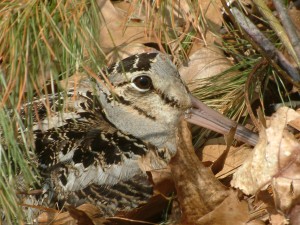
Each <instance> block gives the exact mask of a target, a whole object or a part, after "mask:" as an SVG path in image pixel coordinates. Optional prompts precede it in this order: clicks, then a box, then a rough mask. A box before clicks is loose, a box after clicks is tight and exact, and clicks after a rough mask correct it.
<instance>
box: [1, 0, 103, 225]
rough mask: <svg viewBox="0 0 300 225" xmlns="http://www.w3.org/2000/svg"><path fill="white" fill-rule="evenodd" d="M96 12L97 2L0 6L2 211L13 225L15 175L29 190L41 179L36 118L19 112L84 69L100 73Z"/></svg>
mask: <svg viewBox="0 0 300 225" xmlns="http://www.w3.org/2000/svg"><path fill="white" fill-rule="evenodd" d="M97 7H98V6H97V4H96V1H93V0H91V1H87V0H78V1H75V0H63V1H47V0H45V1H37V0H30V1H16V0H14V1H2V2H1V3H0V30H1V34H0V58H1V60H2V63H1V65H0V130H1V133H2V134H1V136H2V137H1V145H0V163H1V167H0V173H1V177H0V190H1V191H0V204H1V205H0V207H1V208H2V210H3V214H4V215H5V217H6V220H7V222H8V223H19V222H20V221H21V220H22V216H21V215H22V213H21V207H20V206H19V205H18V199H17V197H16V185H19V184H18V183H16V182H17V180H16V179H15V175H16V173H20V172H21V173H22V177H23V179H24V183H25V184H24V185H25V186H29V184H31V186H32V183H33V182H35V181H36V176H37V173H36V170H35V167H34V165H33V164H32V163H30V162H31V161H32V160H33V157H34V154H33V153H32V152H31V151H30V149H32V148H30V147H31V146H32V142H31V140H32V138H31V137H32V133H31V132H30V126H31V124H32V118H33V116H34V115H32V114H31V113H30V112H29V113H28V115H19V113H20V108H21V106H22V104H24V103H26V102H30V101H31V100H32V99H33V98H34V97H39V96H41V95H44V94H46V95H47V94H49V93H53V92H55V91H57V89H58V90H61V88H60V87H59V86H58V87H56V84H58V83H59V80H62V79H66V78H68V77H69V76H71V75H72V74H74V73H76V72H82V71H84V69H83V67H82V65H84V68H92V69H93V70H94V71H97V70H98V69H99V68H100V66H101V64H102V63H103V62H102V61H103V60H102V59H103V54H102V52H101V49H100V47H99V46H98V45H97V38H98V34H99V30H98V28H99V27H100V18H99V9H98V8H97ZM23 123H25V124H23ZM25 127H26V128H25ZM18 143H22V145H21V146H20V145H19V144H18ZM13 221H14V222H13ZM17 221H18V222H17Z"/></svg>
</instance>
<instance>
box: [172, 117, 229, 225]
mask: <svg viewBox="0 0 300 225" xmlns="http://www.w3.org/2000/svg"><path fill="white" fill-rule="evenodd" d="M177 146H178V149H177V153H176V155H175V157H174V158H172V160H171V162H170V167H171V171H172V175H173V179H174V183H175V187H176V190H177V195H178V200H179V202H180V207H181V211H182V223H183V224H195V222H196V221H197V220H198V219H199V218H200V217H202V216H203V215H205V214H207V213H209V212H210V211H212V210H213V209H214V208H215V207H216V206H217V205H218V204H220V203H221V202H222V201H223V200H224V198H226V196H227V189H226V187H225V186H223V185H222V184H221V183H220V182H219V181H218V180H217V179H216V178H215V176H214V175H213V173H212V172H211V170H210V169H209V168H206V167H204V166H203V164H202V163H201V162H200V161H199V159H198V157H197V156H196V154H195V151H194V148H193V145H192V142H191V134H190V131H189V128H188V126H187V123H186V122H185V121H182V122H181V127H180V129H179V131H178V138H177ZM208 187H209V188H208Z"/></svg>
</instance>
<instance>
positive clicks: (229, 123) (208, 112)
mask: <svg viewBox="0 0 300 225" xmlns="http://www.w3.org/2000/svg"><path fill="white" fill-rule="evenodd" d="M191 99H192V105H193V108H192V109H189V110H188V111H187V112H186V120H187V121H188V122H190V123H192V124H195V125H198V126H201V127H204V128H207V129H210V130H213V131H215V132H217V133H220V134H225V135H226V134H228V133H229V131H230V129H231V128H233V127H237V129H236V133H235V136H234V137H235V138H236V139H237V140H239V141H242V142H245V143H247V144H250V145H252V146H255V145H256V144H257V142H258V135H257V134H255V133H253V132H252V131H250V130H248V129H247V128H245V127H244V126H242V125H239V124H238V123H237V122H235V121H233V120H230V119H228V118H227V117H225V116H223V115H222V114H221V113H219V112H217V111H215V110H213V109H211V108H209V107H208V106H206V105H205V104H204V103H202V102H201V101H199V100H198V99H196V98H195V97H193V96H191Z"/></svg>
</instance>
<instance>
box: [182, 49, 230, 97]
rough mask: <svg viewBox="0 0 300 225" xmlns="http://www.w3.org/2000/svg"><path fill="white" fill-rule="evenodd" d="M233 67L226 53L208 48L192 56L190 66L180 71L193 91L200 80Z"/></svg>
mask: <svg viewBox="0 0 300 225" xmlns="http://www.w3.org/2000/svg"><path fill="white" fill-rule="evenodd" d="M231 66H232V64H231V63H230V61H229V60H228V59H227V58H226V57H225V56H224V53H223V52H222V51H221V50H220V49H219V48H217V47H214V46H208V47H203V48H200V49H199V50H198V51H196V52H194V53H193V54H192V55H191V56H190V61H189V66H188V67H184V66H183V67H181V68H180V69H179V72H180V75H181V77H182V78H183V79H184V81H185V82H186V83H187V84H188V85H189V89H190V90H191V91H193V90H194V89H195V88H197V87H198V86H199V85H197V83H195V81H196V80H198V79H203V78H207V77H211V76H215V75H217V74H219V73H222V72H224V71H225V70H227V69H229V68H230V67H231Z"/></svg>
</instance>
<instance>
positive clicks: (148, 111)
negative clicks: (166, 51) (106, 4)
mask: <svg viewBox="0 0 300 225" xmlns="http://www.w3.org/2000/svg"><path fill="white" fill-rule="evenodd" d="M104 72H105V73H106V75H107V77H108V79H109V81H110V84H108V83H106V82H104V81H103V79H102V77H101V76H100V75H99V77H98V79H91V78H84V79H82V80H81V81H80V82H79V83H78V84H77V85H76V88H75V85H74V88H70V89H68V90H67V91H66V92H65V93H57V94H55V95H49V96H46V97H45V98H43V99H38V100H36V101H33V102H31V103H29V104H26V105H24V107H23V114H24V115H25V114H26V112H28V111H29V110H31V111H33V112H35V113H34V114H35V115H36V116H35V118H34V126H33V134H34V143H35V153H36V155H37V159H38V165H39V169H40V171H41V174H42V181H41V183H42V185H43V186H42V188H43V189H44V191H45V194H44V195H43V196H41V197H40V198H41V199H42V198H45V199H46V200H44V204H46V205H48V206H53V205H55V204H56V203H59V204H60V205H61V204H63V203H65V202H67V203H69V204H72V205H75V206H78V205H80V204H82V203H86V202H90V203H93V204H95V205H97V206H98V207H100V208H101V210H102V211H103V214H104V215H105V216H112V215H114V214H115V213H116V212H118V211H120V210H130V209H132V208H135V207H138V206H139V205H140V204H143V203H146V202H147V200H148V199H149V198H150V197H151V195H152V187H151V184H150V182H149V181H148V176H147V175H146V170H149V168H150V170H151V169H158V168H161V167H164V166H165V165H166V164H167V163H168V161H169V160H170V158H171V157H172V156H173V155H174V154H175V152H176V143H175V138H176V127H177V125H178V122H179V118H180V116H181V115H182V114H183V112H184V111H185V110H187V109H188V108H190V107H191V99H190V95H189V92H188V90H187V88H186V87H185V85H184V84H183V83H182V81H181V79H180V77H179V74H178V72H177V70H176V68H175V66H174V65H173V64H172V63H171V61H170V60H169V58H168V57H167V56H166V55H163V54H161V53H157V52H155V53H143V54H139V55H134V56H131V57H129V58H127V59H124V60H122V61H121V62H119V63H116V64H114V65H112V66H111V67H110V68H108V69H107V70H106V71H105V70H104ZM145 156H149V157H150V158H151V159H150V161H151V163H150V165H148V166H147V167H144V166H143V165H142V162H143V158H144V157H145ZM45 196H46V197H47V198H46V197H45Z"/></svg>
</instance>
